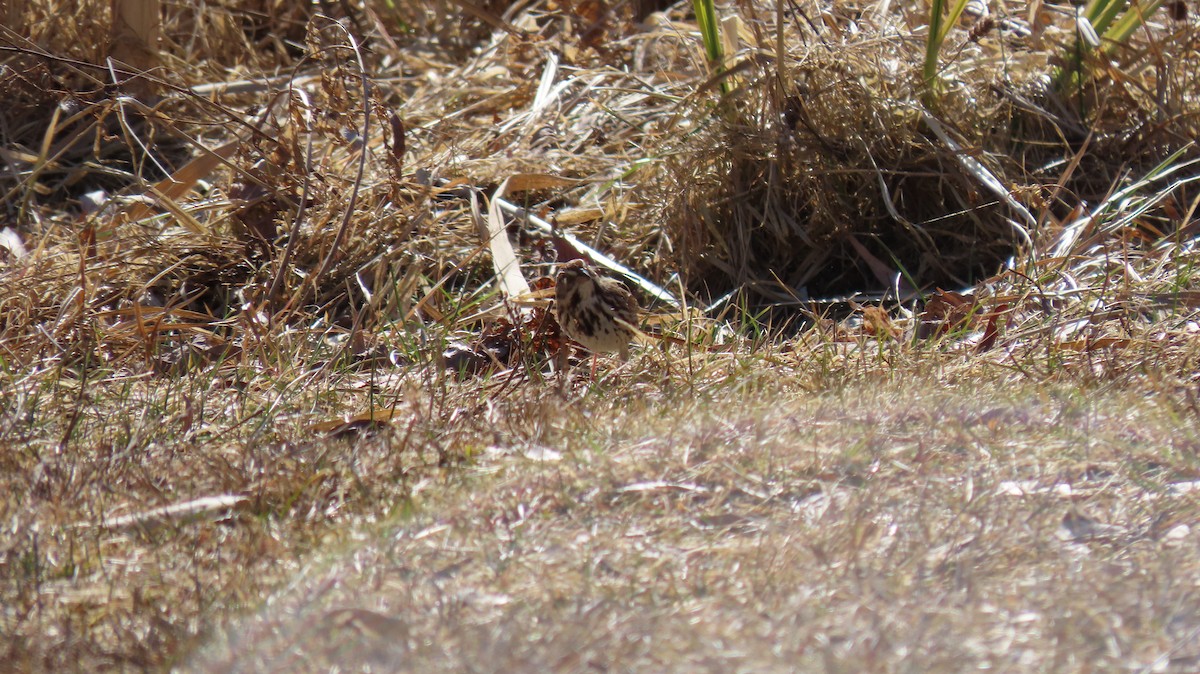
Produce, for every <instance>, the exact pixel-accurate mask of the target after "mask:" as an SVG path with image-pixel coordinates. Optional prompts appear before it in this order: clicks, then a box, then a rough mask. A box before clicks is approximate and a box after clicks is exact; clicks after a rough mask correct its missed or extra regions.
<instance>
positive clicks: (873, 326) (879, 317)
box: [862, 307, 904, 339]
mask: <svg viewBox="0 0 1200 674" xmlns="http://www.w3.org/2000/svg"><path fill="white" fill-rule="evenodd" d="M862 314H863V330H865V331H866V332H867V334H870V335H875V336H876V337H891V338H892V339H899V338H900V335H902V334H904V331H903V330H901V329H900V327H899V326H897V325H896V324H895V323H892V318H891V316H888V313H887V312H886V311H884V310H883V308H881V307H863V310H862Z"/></svg>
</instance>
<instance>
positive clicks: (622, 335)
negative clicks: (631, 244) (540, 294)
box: [554, 260, 641, 379]
mask: <svg viewBox="0 0 1200 674" xmlns="http://www.w3.org/2000/svg"><path fill="white" fill-rule="evenodd" d="M554 305H555V306H554V310H555V314H556V315H557V317H558V324H559V326H560V327H562V329H563V332H565V333H566V335H567V337H570V338H571V339H573V340H574V341H576V342H578V343H579V344H580V345H582V346H583V347H584V348H585V349H587V350H588V351H591V352H592V378H593V379H595V377H596V354H600V353H611V352H619V353H620V354H621V357H622V358H628V357H629V344H630V342H632V341H633V340H634V339H635V337H636V335H637V334H638V325H637V324H638V315H639V314H640V312H641V307H639V306H638V301H637V298H635V297H634V296H633V293H631V292H629V289H628V288H626V287H625V285H624V284H622V283H621V282H620V281H617V280H614V279H611V278H606V277H604V276H601V275H599V274H597V273H596V272H595V271H594V270H592V269H590V268H589V267H588V266H587V263H585V262H584V261H583V260H571V261H570V262H567V263H565V264H563V265H561V266H560V267H559V268H558V274H557V275H556V276H555V278H554Z"/></svg>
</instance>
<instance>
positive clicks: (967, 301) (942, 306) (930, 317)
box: [917, 288, 979, 339]
mask: <svg viewBox="0 0 1200 674" xmlns="http://www.w3.org/2000/svg"><path fill="white" fill-rule="evenodd" d="M978 310H979V303H978V302H977V301H976V300H975V296H974V295H964V294H963V293H956V292H954V291H952V290H942V289H941V288H938V289H937V290H936V291H934V292H933V294H932V295H930V296H929V299H927V300H926V301H925V310H924V311H922V312H921V315H920V327H919V328H918V329H917V336H918V337H920V338H921V339H928V338H930V337H933V336H934V335H944V334H946V333H948V332H950V331H951V330H956V329H959V328H965V327H969V326H970V325H971V324H972V322H973V318H974V316H975V315H976V314H977V313H978Z"/></svg>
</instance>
